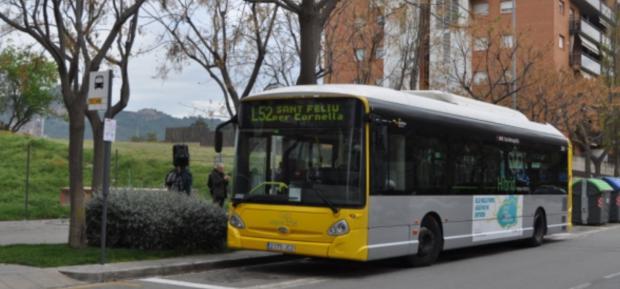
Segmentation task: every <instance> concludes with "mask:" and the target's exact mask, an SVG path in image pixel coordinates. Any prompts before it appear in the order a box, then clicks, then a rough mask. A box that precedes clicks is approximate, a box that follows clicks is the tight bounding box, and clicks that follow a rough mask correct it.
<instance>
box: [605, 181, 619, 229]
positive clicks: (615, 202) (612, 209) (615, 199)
mask: <svg viewBox="0 0 620 289" xmlns="http://www.w3.org/2000/svg"><path fill="white" fill-rule="evenodd" d="M603 180H604V181H605V182H607V183H608V184H609V186H611V188H612V189H613V191H611V194H610V195H609V222H610V223H617V222H620V178H612V177H604V178H603Z"/></svg>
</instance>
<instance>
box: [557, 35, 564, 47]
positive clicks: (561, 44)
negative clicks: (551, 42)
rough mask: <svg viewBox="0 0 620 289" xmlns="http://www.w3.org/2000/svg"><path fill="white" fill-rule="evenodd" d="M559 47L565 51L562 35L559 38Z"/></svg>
mask: <svg viewBox="0 0 620 289" xmlns="http://www.w3.org/2000/svg"><path fill="white" fill-rule="evenodd" d="M558 47H559V48H560V49H564V36H562V35H560V36H559V37H558Z"/></svg>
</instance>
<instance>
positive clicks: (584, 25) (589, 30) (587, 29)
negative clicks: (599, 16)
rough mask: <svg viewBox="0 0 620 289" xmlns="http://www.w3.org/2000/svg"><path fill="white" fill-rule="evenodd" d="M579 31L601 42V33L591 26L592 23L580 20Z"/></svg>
mask: <svg viewBox="0 0 620 289" xmlns="http://www.w3.org/2000/svg"><path fill="white" fill-rule="evenodd" d="M581 32H583V33H585V34H586V35H588V37H590V38H592V40H595V41H596V42H601V35H602V33H601V32H600V31H599V30H598V29H596V27H594V26H592V24H590V23H588V22H587V21H585V20H583V19H582V20H581Z"/></svg>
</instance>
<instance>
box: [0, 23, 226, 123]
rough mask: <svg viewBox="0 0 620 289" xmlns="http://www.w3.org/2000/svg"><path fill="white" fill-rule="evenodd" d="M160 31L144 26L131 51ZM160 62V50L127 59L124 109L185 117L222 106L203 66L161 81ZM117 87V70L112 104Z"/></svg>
mask: <svg viewBox="0 0 620 289" xmlns="http://www.w3.org/2000/svg"><path fill="white" fill-rule="evenodd" d="M159 31H161V28H160V27H159V26H157V25H155V24H149V25H148V26H147V27H144V28H143V32H145V33H144V34H141V35H138V37H136V47H134V51H137V50H138V49H143V48H145V47H149V45H152V43H154V39H155V34H156V33H158V32H159ZM33 43H35V42H34V41H33V40H32V39H31V38H29V37H28V36H24V35H23V34H21V33H12V34H11V35H10V39H9V38H6V37H3V39H1V41H0V49H3V48H5V47H6V46H9V45H11V46H16V47H20V46H25V45H28V44H33ZM163 61H165V51H164V49H163V48H160V49H156V50H153V51H151V52H149V53H145V54H140V55H139V56H136V57H134V58H132V59H131V60H130V62H129V77H130V83H131V86H130V89H131V96H130V98H129V104H128V106H127V108H126V109H125V110H130V111H138V110H140V109H143V108H154V109H156V110H159V111H163V112H165V113H167V114H170V115H173V116H176V117H184V116H195V115H198V114H200V115H203V116H205V113H204V111H205V110H213V109H212V108H221V107H222V106H223V104H224V102H223V96H222V92H221V90H220V89H219V87H218V86H217V84H216V83H215V82H214V81H213V80H211V79H210V78H209V76H208V74H207V73H206V72H205V70H204V69H203V68H202V67H200V66H199V65H197V64H194V63H192V62H188V63H187V64H185V65H183V70H182V71H171V72H170V73H169V74H168V76H167V78H166V79H161V78H159V77H157V68H158V66H160V65H161V64H162V63H163ZM120 85H121V80H120V76H119V72H118V71H117V72H116V73H115V78H114V84H113V102H115V101H117V100H118V95H119V88H120ZM192 107H196V108H198V109H193V108H192ZM222 112H225V111H222Z"/></svg>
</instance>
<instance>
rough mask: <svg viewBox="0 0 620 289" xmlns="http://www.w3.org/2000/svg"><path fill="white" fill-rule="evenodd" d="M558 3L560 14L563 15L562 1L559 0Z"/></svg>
mask: <svg viewBox="0 0 620 289" xmlns="http://www.w3.org/2000/svg"><path fill="white" fill-rule="evenodd" d="M558 5H559V6H560V15H564V1H562V0H559V2H558Z"/></svg>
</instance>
